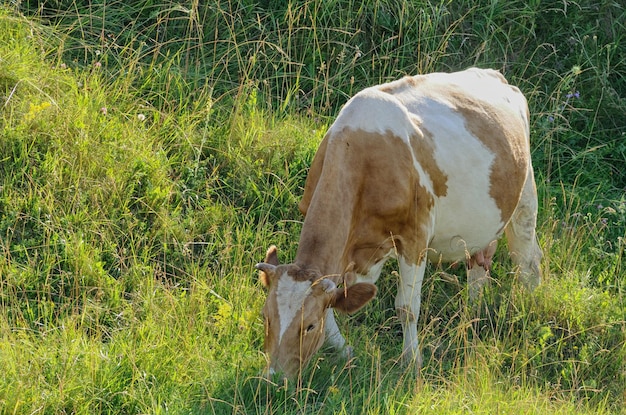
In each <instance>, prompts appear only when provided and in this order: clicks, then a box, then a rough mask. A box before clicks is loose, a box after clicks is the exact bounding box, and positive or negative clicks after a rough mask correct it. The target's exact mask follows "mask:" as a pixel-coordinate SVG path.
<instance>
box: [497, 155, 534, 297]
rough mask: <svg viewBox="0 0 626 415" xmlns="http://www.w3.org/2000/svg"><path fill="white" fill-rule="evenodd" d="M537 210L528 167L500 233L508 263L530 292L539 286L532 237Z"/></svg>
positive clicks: (530, 172) (532, 180)
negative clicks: (501, 233)
mask: <svg viewBox="0 0 626 415" xmlns="http://www.w3.org/2000/svg"><path fill="white" fill-rule="evenodd" d="M537 209H538V202H537V189H536V187H535V178H534V175H533V170H532V167H530V169H529V172H528V177H527V179H526V184H525V185H524V190H523V191H522V197H521V199H520V202H519V204H518V206H517V208H516V209H515V212H514V213H513V217H512V218H511V221H510V222H509V224H508V225H507V226H506V228H505V230H504V231H505V234H506V238H507V241H508V243H509V252H510V254H511V259H512V260H513V262H514V263H515V264H517V265H518V266H519V269H520V277H521V280H522V283H523V284H524V285H525V286H526V288H528V289H530V290H533V289H535V288H536V287H537V286H538V285H539V284H540V283H541V268H540V262H541V258H542V256H543V254H542V252H541V248H540V247H539V244H538V243H537V235H536V233H535V228H536V226H537Z"/></svg>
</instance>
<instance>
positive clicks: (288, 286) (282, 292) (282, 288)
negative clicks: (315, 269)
mask: <svg viewBox="0 0 626 415" xmlns="http://www.w3.org/2000/svg"><path fill="white" fill-rule="evenodd" d="M310 290H311V281H296V280H294V279H293V278H291V277H290V276H288V275H287V274H284V275H282V276H281V277H280V279H279V280H278V286H277V287H276V302H277V305H278V321H279V324H280V333H279V335H278V342H279V343H280V342H281V341H282V338H283V335H284V334H285V332H286V331H287V328H288V327H289V326H290V325H291V323H292V322H293V319H294V318H295V317H296V314H297V313H298V310H300V308H301V307H302V304H303V303H304V299H305V298H306V296H307V295H308V294H309V292H310Z"/></svg>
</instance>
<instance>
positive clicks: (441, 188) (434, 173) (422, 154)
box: [411, 126, 448, 197]
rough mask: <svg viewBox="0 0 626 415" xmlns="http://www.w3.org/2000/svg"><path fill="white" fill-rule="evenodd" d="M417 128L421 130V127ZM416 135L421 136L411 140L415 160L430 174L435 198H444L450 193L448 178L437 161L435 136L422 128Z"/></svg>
mask: <svg viewBox="0 0 626 415" xmlns="http://www.w3.org/2000/svg"><path fill="white" fill-rule="evenodd" d="M417 127H418V128H419V126H417ZM416 134H418V135H419V136H418V137H414V138H413V139H412V140H411V146H412V147H413V153H414V154H415V158H416V160H417V162H418V163H419V165H420V166H422V168H423V169H424V171H426V173H428V176H429V177H430V180H431V182H432V184H433V190H434V192H435V196H437V197H443V196H445V195H446V194H447V193H448V176H447V175H446V174H445V173H444V172H443V170H441V169H440V168H439V165H438V164H437V160H436V159H435V145H434V141H433V136H432V134H431V133H430V132H429V131H428V130H426V129H424V128H420V129H419V130H418V132H417V133H416Z"/></svg>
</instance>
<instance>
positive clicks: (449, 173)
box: [256, 68, 542, 377]
mask: <svg viewBox="0 0 626 415" xmlns="http://www.w3.org/2000/svg"><path fill="white" fill-rule="evenodd" d="M300 210H301V211H302V213H304V214H305V219H304V223H303V226H302V233H301V236H300V243H299V246H298V251H297V254H296V258H295V260H294V262H293V263H291V264H286V265H279V264H278V260H277V255H276V248H275V247H273V246H272V247H270V249H269V250H268V252H267V256H266V258H265V262H263V263H260V264H258V265H257V266H256V267H257V269H259V270H260V273H259V274H260V279H261V282H262V283H263V285H264V286H266V287H267V288H268V295H267V300H266V302H265V306H264V308H263V314H264V318H265V351H266V353H267V355H268V356H269V373H270V374H271V373H277V372H279V373H282V374H283V375H284V376H285V377H294V376H296V375H298V374H299V373H300V371H301V370H302V368H303V367H304V366H305V365H306V364H307V362H308V361H309V360H310V359H311V357H312V355H313V354H314V353H315V352H316V351H318V350H319V348H320V347H321V346H322V344H323V343H324V341H326V342H327V343H329V344H330V345H331V346H334V347H335V348H336V349H338V350H340V351H343V352H344V353H347V352H346V350H347V348H346V347H345V340H344V338H343V336H342V335H341V333H340V332H339V329H338V327H337V324H336V322H335V318H334V314H333V308H336V309H338V310H342V311H346V312H353V311H356V310H357V309H359V308H360V307H362V306H363V305H365V304H366V303H367V302H368V301H369V300H371V299H372V298H373V297H374V296H375V295H376V286H375V285H374V283H375V282H376V280H377V279H378V277H379V276H380V273H381V270H382V268H383V264H384V263H385V261H386V260H387V259H388V258H389V257H397V259H398V263H399V268H400V269H399V271H400V272H399V282H398V291H397V296H396V299H395V306H396V311H397V315H398V318H399V320H400V323H401V325H402V330H403V333H404V345H403V354H402V358H403V360H404V361H405V362H407V363H413V364H415V365H416V366H417V367H418V368H419V367H420V366H421V363H422V361H421V355H420V350H419V345H418V336H417V319H418V316H419V312H420V301H421V299H420V296H421V287H422V280H423V278H424V271H425V269H426V261H427V260H429V261H431V262H436V263H437V262H439V261H444V262H445V261H449V262H452V261H459V260H466V263H467V269H468V282H469V286H470V296H471V297H474V296H476V293H477V292H478V290H479V288H480V286H481V285H482V284H483V283H484V281H485V280H486V279H487V278H488V272H489V266H490V264H491V259H492V256H493V254H494V252H495V246H496V242H495V241H496V240H497V239H498V238H499V237H500V236H501V235H502V233H506V236H507V240H508V246H509V251H510V254H511V257H512V259H513V261H514V262H515V263H516V264H517V265H518V268H519V272H520V276H521V278H522V281H523V282H524V283H525V285H526V286H527V287H528V288H530V289H533V288H534V287H536V286H537V285H538V284H539V283H540V280H541V272H540V267H539V262H540V260H541V257H542V253H541V249H540V248H539V246H538V244H537V241H536V235H535V225H536V220H537V193H536V188H535V182H534V177H533V169H532V164H531V159H530V142H529V114H528V106H527V102H526V99H525V98H524V96H523V95H522V93H521V92H520V90H519V89H518V88H516V87H514V86H511V85H509V84H508V82H507V81H506V79H505V78H504V77H503V76H502V75H501V74H500V73H499V72H497V71H494V70H482V69H476V68H472V69H468V70H465V71H462V72H456V73H433V74H429V75H419V76H413V77H405V78H403V79H400V80H398V81H395V82H391V83H387V84H383V85H378V86H374V87H371V88H367V89H365V90H363V91H361V92H360V93H358V94H357V95H355V96H354V97H353V98H352V99H350V100H349V101H348V103H347V104H346V105H345V107H344V108H343V109H342V110H341V112H340V113H339V116H338V117H337V119H336V121H335V122H334V124H333V125H332V126H331V127H330V129H329V130H328V132H327V134H326V136H325V138H324V140H323V141H322V143H321V145H320V147H319V150H318V152H317V154H316V155H315V158H314V160H313V164H312V166H311V169H310V171H309V175H308V177H307V181H306V185H305V189H304V196H303V198H302V201H301V203H300ZM340 283H343V284H344V286H343V287H341V288H338V287H337V286H338V285H339V284H340Z"/></svg>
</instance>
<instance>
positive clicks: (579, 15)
mask: <svg viewBox="0 0 626 415" xmlns="http://www.w3.org/2000/svg"><path fill="white" fill-rule="evenodd" d="M209 3H210V4H208V5H206V6H201V5H199V4H196V2H192V3H191V4H187V3H184V4H181V3H175V2H170V1H168V0H163V1H161V2H153V1H148V0H145V1H143V0H142V1H137V2H119V1H110V2H108V1H107V2H97V1H88V0H85V1H81V0H72V1H43V2H8V3H6V2H5V3H4V4H5V5H4V6H0V367H1V368H3V370H2V371H0V412H1V413H24V414H26V413H34V412H38V413H55V414H56V413H90V414H91V413H198V414H201V413H202V414H204V413H210V414H213V413H214V414H223V413H229V414H250V413H253V414H257V413H263V414H282V413H293V414H296V413H298V414H302V413H304V414H317V413H322V414H353V413H371V414H405V413H406V414H411V413H432V414H441V413H446V414H448V413H449V414H454V413H468V412H472V413H484V414H492V413H505V414H508V413H513V414H519V413H528V414H542V413H548V412H550V413H558V414H584V413H589V414H591V413H624V409H623V408H624V407H625V406H626V300H625V298H626V297H625V296H626V293H625V290H626V270H625V269H624V268H625V265H624V262H623V255H624V248H625V245H626V168H625V167H626V121H625V119H624V111H625V109H626V75H625V74H626V28H625V27H624V24H625V22H626V9H624V7H623V6H621V5H620V4H618V2H600V4H599V5H598V4H597V3H598V2H595V1H590V0H589V1H587V0H579V1H566V2H539V1H531V2H527V1H524V2H522V1H511V2H493V1H489V2H488V1H475V2H469V1H455V2H452V1H439V2H433V1H430V2H427V1H414V2H399V1H389V0H387V1H374V2H366V3H367V4H360V3H359V2H353V1H349V0H331V1H313V0H311V1H305V2H291V1H279V2H265V1H258V2H252V1H241V2H231V1H221V0H220V1H216V2H209ZM471 65H476V66H481V67H494V68H497V69H500V70H502V71H503V73H504V74H505V75H506V76H507V78H508V79H509V80H510V82H512V83H515V84H517V85H519V86H520V88H521V89H522V90H523V92H524V93H525V94H526V95H527V97H528V98H529V101H530V105H531V113H532V146H533V157H534V163H535V171H536V177H537V182H538V188H539V193H540V204H541V211H540V224H539V229H538V232H539V235H540V243H541V246H542V247H543V249H544V253H545V261H544V268H545V277H546V278H545V281H544V284H543V285H542V286H541V287H540V288H539V289H538V290H537V291H536V292H535V293H533V294H532V295H531V294H528V293H526V292H524V291H523V290H521V289H520V288H519V286H518V285H517V284H515V283H514V281H513V280H514V276H512V275H510V272H509V271H510V267H511V263H510V261H509V260H508V258H507V257H506V254H504V253H502V252H501V253H499V254H497V261H496V262H497V264H496V265H495V269H494V274H495V275H496V276H497V278H498V284H495V285H494V287H493V288H492V290H491V291H490V292H489V293H487V296H486V298H485V299H484V301H483V302H482V303H481V304H480V305H479V306H478V307H473V306H471V305H470V304H469V303H468V301H467V293H466V289H465V285H464V283H463V282H464V275H463V273H462V272H461V271H460V270H453V269H447V268H440V267H431V269H430V270H429V273H430V275H431V277H429V278H427V280H426V282H425V287H424V299H423V305H424V306H423V307H422V309H423V310H422V315H421V316H420V325H419V330H420V339H421V341H422V345H423V349H424V350H423V351H424V354H425V365H424V369H423V371H422V376H421V378H420V379H415V377H414V376H413V375H411V374H410V373H405V372H404V371H403V369H402V368H401V367H399V366H398V365H397V364H396V363H395V359H396V358H397V356H398V354H399V350H400V348H401V335H399V333H400V326H399V324H398V322H397V320H396V317H395V312H394V310H393V292H394V289H395V284H394V280H393V279H394V277H393V276H392V275H391V271H392V269H393V268H389V269H388V270H386V271H385V274H386V275H388V277H383V278H381V285H380V294H379V296H378V298H377V299H376V300H375V301H374V302H372V304H370V305H368V306H367V307H366V308H365V309H364V310H363V311H362V312H360V313H358V314H356V315H355V316H351V317H346V316H342V317H340V319H339V323H340V325H341V326H342V328H343V332H344V333H345V334H346V337H347V338H348V339H349V341H350V342H351V343H352V344H353V346H354V347H355V350H356V356H357V357H356V360H355V361H353V362H350V364H348V365H345V364H344V362H341V361H337V360H335V359H334V358H333V356H332V355H331V354H328V353H320V354H319V355H318V356H317V360H316V362H315V364H314V365H312V367H311V368H310V369H309V370H308V372H307V373H306V375H305V382H304V383H305V386H306V387H305V388H304V389H300V390H296V389H294V388H293V386H289V385H287V386H285V385H274V384H272V383H271V382H268V381H266V380H262V379H260V378H259V376H258V375H259V373H260V370H261V368H262V367H263V366H264V357H263V355H262V353H261V350H262V336H263V333H262V331H263V324H262V321H261V318H260V316H259V312H260V309H261V307H262V303H263V300H264V294H263V290H262V289H261V287H260V285H259V284H258V283H257V281H256V275H255V272H254V271H253V264H255V263H256V262H258V261H259V260H261V259H262V258H263V255H264V252H265V249H266V248H267V246H268V245H269V244H270V243H274V244H276V245H278V247H279V250H280V252H279V254H280V257H281V260H283V261H288V260H289V259H291V258H293V255H294V253H295V250H296V247H297V240H298V235H299V230H300V221H301V216H300V214H299V213H298V211H297V202H298V200H299V198H300V196H301V193H302V186H303V183H304V179H305V177H306V171H307V168H308V166H309V164H310V161H311V159H312V157H313V155H314V153H315V150H316V148H317V145H318V143H319V142H320V140H321V138H322V137H323V135H324V132H325V130H326V128H327V127H328V125H330V123H331V122H332V120H333V117H334V116H335V115H336V114H337V111H338V110H339V108H340V107H341V105H342V104H343V103H344V102H345V101H346V100H347V99H348V97H349V96H351V95H352V94H353V93H355V92H356V91H358V90H359V89H361V88H362V87H364V86H366V85H371V84H374V83H378V82H382V81H386V80H391V79H395V78H397V77H399V76H402V75H403V74H409V73H423V72H428V71H433V70H454V69H461V68H464V67H467V66H471ZM502 251H504V250H502ZM449 275H456V277H450V276H449ZM455 278H456V279H457V280H459V282H458V283H457V282H455Z"/></svg>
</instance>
